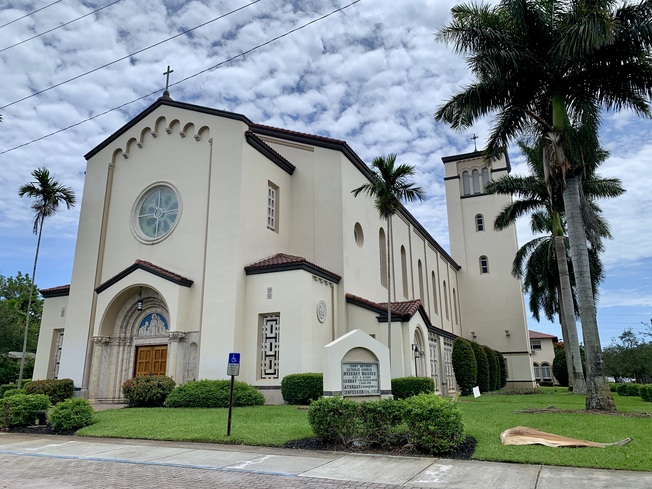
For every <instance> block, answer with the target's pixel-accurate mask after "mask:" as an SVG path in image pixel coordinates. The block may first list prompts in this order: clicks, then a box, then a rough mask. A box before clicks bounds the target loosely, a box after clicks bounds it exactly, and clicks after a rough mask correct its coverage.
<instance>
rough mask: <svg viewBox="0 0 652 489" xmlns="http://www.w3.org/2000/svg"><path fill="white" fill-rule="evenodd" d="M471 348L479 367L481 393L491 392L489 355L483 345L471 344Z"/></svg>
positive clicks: (478, 381)
mask: <svg viewBox="0 0 652 489" xmlns="http://www.w3.org/2000/svg"><path fill="white" fill-rule="evenodd" d="M471 348H473V354H474V355H475V362H476V363H477V365H478V375H477V380H476V381H477V386H478V387H479V388H480V392H489V390H490V389H489V360H488V359H487V353H486V352H485V351H484V348H482V345H480V344H479V343H476V342H475V341H472V342H471Z"/></svg>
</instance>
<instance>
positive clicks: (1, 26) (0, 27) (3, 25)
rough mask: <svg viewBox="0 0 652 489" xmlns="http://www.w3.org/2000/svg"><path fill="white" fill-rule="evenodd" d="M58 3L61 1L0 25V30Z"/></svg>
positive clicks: (58, 0)
mask: <svg viewBox="0 0 652 489" xmlns="http://www.w3.org/2000/svg"><path fill="white" fill-rule="evenodd" d="M60 1H61V0H57V1H56V2H52V3H51V4H49V5H46V6H45V7H41V8H37V9H36V10H33V11H31V12H30V13H28V14H25V15H23V16H22V17H18V18H17V19H14V20H12V21H10V22H7V23H6V24H2V25H0V29H2V28H3V27H6V26H8V25H9V24H13V23H14V22H18V21H19V20H20V19H24V18H25V17H29V16H30V15H33V14H35V13H36V12H40V11H41V10H45V9H46V8H48V7H52V5H54V4H55V3H59V2H60Z"/></svg>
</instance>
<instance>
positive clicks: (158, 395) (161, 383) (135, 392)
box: [122, 375, 176, 407]
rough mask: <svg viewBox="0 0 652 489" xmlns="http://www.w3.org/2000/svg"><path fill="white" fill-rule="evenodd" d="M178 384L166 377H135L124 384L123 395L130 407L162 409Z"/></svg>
mask: <svg viewBox="0 0 652 489" xmlns="http://www.w3.org/2000/svg"><path fill="white" fill-rule="evenodd" d="M175 385H176V382H175V381H174V380H173V379H172V378H171V377H167V376H165V375H151V376H142V377H134V378H133V379H128V380H126V381H125V383H124V384H122V393H123V395H124V396H125V397H126V398H127V400H128V401H129V407H161V406H163V405H165V399H166V398H167V397H168V395H169V394H170V393H171V392H172V390H173V389H174V386H175Z"/></svg>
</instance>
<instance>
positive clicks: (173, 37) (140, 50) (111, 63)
mask: <svg viewBox="0 0 652 489" xmlns="http://www.w3.org/2000/svg"><path fill="white" fill-rule="evenodd" d="M260 1H261V0H254V1H253V2H251V3H248V4H247V5H243V6H242V7H238V8H236V9H234V10H231V11H230V12H227V13H225V14H222V15H220V16H219V17H215V18H214V19H211V20H209V21H207V22H204V23H203V24H199V25H198V26H195V27H193V28H191V29H188V30H186V31H183V32H180V33H179V34H176V35H174V36H172V37H168V38H167V39H163V40H162V41H159V42H157V43H155V44H152V45H151V46H147V47H146V48H143V49H139V50H138V51H136V52H133V53H131V54H127V55H126V56H123V57H122V58H118V59H116V60H113V61H111V62H109V63H106V64H103V65H102V66H98V67H97V68H93V69H92V70H90V71H87V72H85V73H81V74H79V75H77V76H73V77H72V78H68V79H67V80H64V81H62V82H59V83H57V84H55V85H52V86H50V87H48V88H44V89H43V90H39V91H38V92H34V93H32V94H30V95H27V96H25V97H23V98H21V99H18V100H15V101H13V102H11V103H8V104H6V105H3V106H2V107H0V110H2V109H6V108H7V107H11V106H12V105H15V104H17V103H19V102H22V101H24V100H27V99H30V98H32V97H36V96H37V95H41V94H42V93H45V92H47V91H50V90H52V89H53V88H57V87H60V86H61V85H65V84H66V83H70V82H71V81H75V80H79V79H80V78H83V77H85V76H86V75H90V74H91V73H95V72H96V71H99V70H101V69H104V68H107V67H109V66H111V65H114V64H116V63H118V62H120V61H123V60H125V59H128V58H131V57H132V56H135V55H137V54H140V53H142V52H144V51H147V50H148V49H152V48H154V47H156V46H160V45H161V44H164V43H166V42H168V41H171V40H173V39H176V38H177V37H180V36H183V35H185V34H188V33H189V32H192V31H194V30H196V29H199V28H200V27H204V26H205V25H208V24H210V23H212V22H215V21H216V20H220V19H223V18H224V17H227V16H228V15H231V14H234V13H236V12H239V11H240V10H243V9H245V8H247V7H250V6H252V5H254V4H256V3H258V2H260Z"/></svg>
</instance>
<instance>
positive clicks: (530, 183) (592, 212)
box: [486, 142, 625, 394]
mask: <svg viewBox="0 0 652 489" xmlns="http://www.w3.org/2000/svg"><path fill="white" fill-rule="evenodd" d="M519 146H520V148H521V150H522V152H523V154H524V155H525V157H526V161H527V165H528V168H529V170H530V174H529V175H527V176H525V177H512V176H505V177H503V178H501V179H499V180H495V181H492V182H489V184H488V185H487V187H486V192H487V193H497V194H503V195H512V196H514V195H516V196H518V197H520V198H519V199H518V200H516V201H513V202H511V203H510V204H508V205H506V206H505V208H503V209H502V211H501V212H500V213H499V214H498V216H497V217H496V219H495V223H494V226H495V228H496V229H497V230H501V229H505V228H507V227H508V226H511V225H513V224H514V223H515V222H516V220H517V219H518V218H519V217H520V216H523V215H525V214H528V213H531V216H530V224H531V228H532V231H533V232H534V233H544V234H547V236H543V237H538V238H535V239H533V240H532V241H530V242H528V243H526V244H525V245H523V246H522V247H521V248H520V249H519V250H518V252H517V254H516V257H515V258H514V262H513V267H512V274H513V275H514V276H516V277H519V278H523V279H524V280H523V286H524V290H525V292H527V293H528V294H529V295H530V304H529V306H530V310H531V311H532V314H533V316H534V317H535V319H536V320H537V321H538V320H539V318H540V316H539V309H543V310H544V312H545V314H546V317H547V318H548V319H549V320H550V321H552V320H553V317H554V315H558V316H559V322H560V324H561V329H562V334H563V336H564V341H565V342H566V345H567V346H566V350H567V351H568V352H570V354H569V355H566V361H567V367H568V377H569V379H570V380H571V382H572V384H571V385H573V392H574V393H576V394H585V393H586V383H585V380H584V374H583V371H582V361H581V357H580V347H579V339H578V335H577V326H576V324H575V321H576V316H577V310H578V309H577V300H576V294H575V281H574V279H573V277H572V275H571V273H570V271H572V263H571V262H570V259H569V257H568V252H567V250H568V240H567V239H566V238H565V223H564V220H563V211H564V205H563V200H562V198H561V195H560V192H559V190H560V189H559V186H555V187H550V186H547V185H546V182H545V173H544V168H545V166H544V161H543V153H542V151H541V147H542V145H541V144H539V145H534V146H527V145H526V144H525V143H523V142H519ZM596 156H597V157H598V161H595V162H593V163H592V165H591V166H590V167H589V168H588V169H589V171H590V173H589V174H587V176H586V178H585V179H584V180H583V187H582V190H583V202H582V203H583V207H584V208H585V211H584V215H585V228H586V232H587V235H588V236H589V241H590V243H591V247H590V248H589V250H588V251H589V261H590V264H591V284H592V290H593V293H594V295H596V294H597V286H598V284H599V283H600V282H601V281H602V278H603V269H602V263H601V262H600V259H599V254H600V252H602V251H603V246H602V239H603V238H611V234H610V232H609V226H608V224H607V223H606V221H605V220H604V219H603V218H602V216H601V215H600V208H599V207H598V206H597V205H596V204H595V202H594V200H595V199H597V198H606V197H616V196H618V195H621V194H622V193H624V191H625V190H624V189H623V188H622V186H621V183H620V180H618V179H608V178H602V177H600V176H598V175H596V174H595V173H594V172H595V169H596V168H597V167H598V165H599V164H600V163H602V162H603V161H604V160H605V159H606V157H607V152H606V151H603V150H600V151H596ZM551 191H552V192H551Z"/></svg>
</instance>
